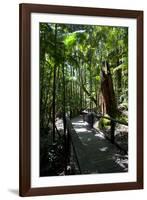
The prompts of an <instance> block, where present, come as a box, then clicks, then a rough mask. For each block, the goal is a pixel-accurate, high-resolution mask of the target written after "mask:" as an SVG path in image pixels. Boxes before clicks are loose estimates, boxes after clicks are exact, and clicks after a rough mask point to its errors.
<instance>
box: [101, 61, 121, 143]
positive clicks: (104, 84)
mask: <svg viewBox="0 0 147 200" xmlns="http://www.w3.org/2000/svg"><path fill="white" fill-rule="evenodd" d="M101 91H102V95H103V98H104V102H105V106H106V113H107V114H108V115H109V116H110V117H113V118H115V117H116V114H117V105H116V99H115V93H114V88H113V82H112V77H111V73H110V69H109V64H108V63H107V62H104V63H103V66H102V69H101ZM114 134H115V123H114V122H113V121H111V142H112V143H114V140H115V136H114Z"/></svg>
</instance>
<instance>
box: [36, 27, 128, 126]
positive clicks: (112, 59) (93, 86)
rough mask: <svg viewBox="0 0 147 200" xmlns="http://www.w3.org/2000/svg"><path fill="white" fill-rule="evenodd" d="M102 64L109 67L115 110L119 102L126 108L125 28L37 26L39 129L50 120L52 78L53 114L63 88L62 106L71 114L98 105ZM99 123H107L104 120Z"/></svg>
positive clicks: (59, 110) (126, 32)
mask: <svg viewBox="0 0 147 200" xmlns="http://www.w3.org/2000/svg"><path fill="white" fill-rule="evenodd" d="M56 29H57V32H56ZM55 33H56V37H55ZM103 61H107V62H108V63H109V65H110V71H111V74H112V79H113V85H114V92H115V95H116V99H117V104H118V107H119V105H120V104H122V103H123V104H126V108H127V104H128V91H127V90H128V28H126V27H110V26H109V27H108V26H91V25H74V24H57V25H55V24H49V23H40V123H41V127H48V123H49V121H52V107H53V106H52V104H53V92H54V91H53V80H54V75H55V76H56V86H55V93H56V95H55V96H56V99H55V103H56V113H59V112H62V110H63V99H64V93H63V88H64V87H65V96H66V102H65V104H66V106H65V107H66V111H67V112H68V113H71V115H76V114H78V111H79V110H81V109H82V108H93V107H95V106H96V107H97V110H98V107H101V106H102V105H97V104H98V103H99V95H100V93H101V89H102V88H101V68H102V62H103ZM55 68H56V70H55V71H54V69H55ZM54 73H55V74H54ZM120 75H121V76H120ZM63 77H64V81H63ZM100 124H102V125H101V126H107V125H108V124H109V123H108V122H107V123H106V120H105V119H104V120H102V122H101V123H100Z"/></svg>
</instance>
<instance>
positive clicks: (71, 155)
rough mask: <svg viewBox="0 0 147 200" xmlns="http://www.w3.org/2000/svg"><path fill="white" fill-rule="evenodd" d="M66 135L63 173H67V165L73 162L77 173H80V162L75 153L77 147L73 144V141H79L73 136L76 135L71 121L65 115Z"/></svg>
mask: <svg viewBox="0 0 147 200" xmlns="http://www.w3.org/2000/svg"><path fill="white" fill-rule="evenodd" d="M66 130H67V131H66V137H65V154H66V155H65V157H66V161H65V167H66V170H65V173H67V174H68V172H67V166H68V165H69V164H70V163H71V162H74V163H76V167H77V171H78V172H77V173H79V174H81V173H82V169H81V167H80V163H79V159H78V155H77V154H78V153H77V149H76V147H75V145H74V143H75V142H79V141H75V140H77V139H76V137H75V136H77V134H76V132H75V130H74V128H73V126H72V123H71V121H70V119H69V118H68V117H66Z"/></svg>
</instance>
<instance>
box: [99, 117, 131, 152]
mask: <svg viewBox="0 0 147 200" xmlns="http://www.w3.org/2000/svg"><path fill="white" fill-rule="evenodd" d="M96 118H97V119H100V118H104V119H108V120H110V121H111V123H110V125H111V130H110V134H111V138H110V141H111V142H112V143H113V144H115V145H116V146H117V147H118V148H120V149H121V150H123V151H125V153H127V151H126V150H125V149H124V148H122V147H121V146H120V145H119V144H118V143H116V142H115V127H116V123H118V124H121V125H124V126H128V123H127V122H123V121H120V120H117V119H114V118H112V117H107V116H104V115H102V114H97V115H96ZM107 139H109V138H108V137H107Z"/></svg>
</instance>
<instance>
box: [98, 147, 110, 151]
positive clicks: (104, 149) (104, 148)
mask: <svg viewBox="0 0 147 200" xmlns="http://www.w3.org/2000/svg"><path fill="white" fill-rule="evenodd" d="M99 150H100V151H107V150H108V147H102V148H99Z"/></svg>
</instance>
